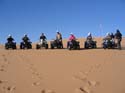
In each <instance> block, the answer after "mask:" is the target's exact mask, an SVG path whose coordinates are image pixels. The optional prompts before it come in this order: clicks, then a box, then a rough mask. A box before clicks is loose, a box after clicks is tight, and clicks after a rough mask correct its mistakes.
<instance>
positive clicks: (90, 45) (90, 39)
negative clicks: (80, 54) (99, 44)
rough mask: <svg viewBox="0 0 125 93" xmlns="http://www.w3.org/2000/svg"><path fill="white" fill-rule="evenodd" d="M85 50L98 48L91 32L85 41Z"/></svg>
mask: <svg viewBox="0 0 125 93" xmlns="http://www.w3.org/2000/svg"><path fill="white" fill-rule="evenodd" d="M84 47H85V48H96V41H94V40H93V37H92V34H91V33H90V32H89V33H88V36H87V39H86V41H85V45H84Z"/></svg>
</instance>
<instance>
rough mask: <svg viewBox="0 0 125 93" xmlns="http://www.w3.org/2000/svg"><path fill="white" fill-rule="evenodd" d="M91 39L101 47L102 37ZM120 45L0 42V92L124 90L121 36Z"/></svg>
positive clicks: (99, 92) (106, 92) (101, 92)
mask: <svg viewBox="0 0 125 93" xmlns="http://www.w3.org/2000/svg"><path fill="white" fill-rule="evenodd" d="M95 40H97V42H98V47H101V42H102V40H101V39H100V38H95ZM79 41H80V45H81V48H83V41H84V40H83V39H79ZM64 45H65V47H66V41H64ZM122 46H123V49H122V50H117V49H109V50H104V49H101V48H98V49H89V50H85V49H82V50H72V51H69V50H67V49H60V50H59V49H55V50H51V49H48V50H45V49H41V50H36V49H35V47H34V49H32V50H19V49H17V50H5V49H4V47H3V46H0V93H125V73H124V71H125V48H124V47H125V38H124V39H123V42H122Z"/></svg>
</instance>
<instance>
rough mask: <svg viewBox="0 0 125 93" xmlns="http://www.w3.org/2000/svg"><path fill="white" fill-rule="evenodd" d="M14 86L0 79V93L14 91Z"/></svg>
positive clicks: (11, 92)
mask: <svg viewBox="0 0 125 93" xmlns="http://www.w3.org/2000/svg"><path fill="white" fill-rule="evenodd" d="M15 89H16V87H15V86H13V85H11V84H9V83H8V82H7V81H2V80H0V93H14V91H15Z"/></svg>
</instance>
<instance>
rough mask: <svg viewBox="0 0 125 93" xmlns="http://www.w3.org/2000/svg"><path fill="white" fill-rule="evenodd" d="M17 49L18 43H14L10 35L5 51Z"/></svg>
mask: <svg viewBox="0 0 125 93" xmlns="http://www.w3.org/2000/svg"><path fill="white" fill-rule="evenodd" d="M9 48H12V49H16V43H15V42H14V38H13V37H12V36H11V35H10V34H9V35H8V38H7V43H6V44H5V49H9Z"/></svg>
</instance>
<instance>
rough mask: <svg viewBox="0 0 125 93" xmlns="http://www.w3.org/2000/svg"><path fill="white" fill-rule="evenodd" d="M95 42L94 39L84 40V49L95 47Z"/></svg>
mask: <svg viewBox="0 0 125 93" xmlns="http://www.w3.org/2000/svg"><path fill="white" fill-rule="evenodd" d="M96 43H97V42H96V41H85V43H84V48H85V49H90V48H91V49H93V48H97V45H96Z"/></svg>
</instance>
